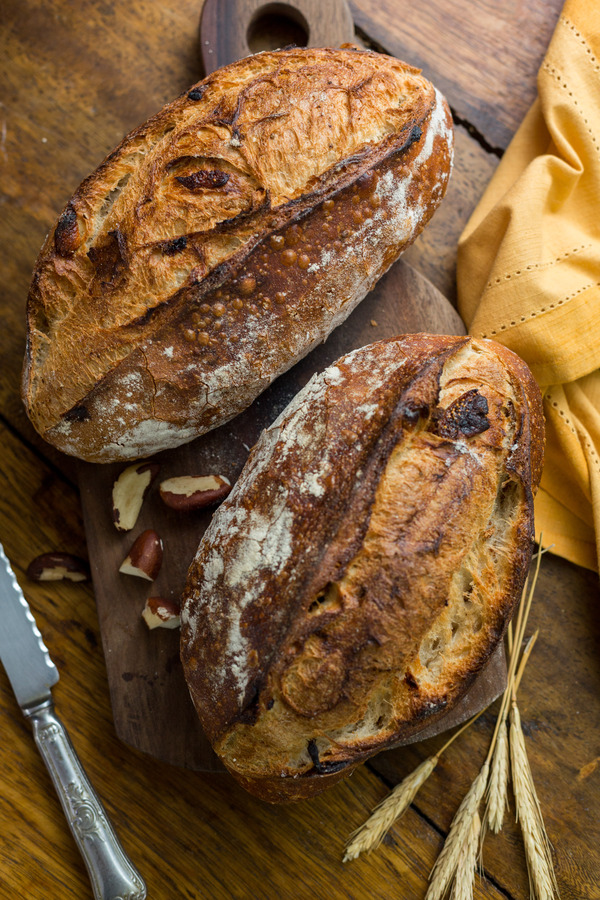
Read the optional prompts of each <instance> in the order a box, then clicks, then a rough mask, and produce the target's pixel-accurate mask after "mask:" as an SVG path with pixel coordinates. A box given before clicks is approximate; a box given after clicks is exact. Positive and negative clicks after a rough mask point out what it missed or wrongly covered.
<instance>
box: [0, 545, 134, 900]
mask: <svg viewBox="0 0 600 900" xmlns="http://www.w3.org/2000/svg"><path fill="white" fill-rule="evenodd" d="M0 610H1V611H2V627H1V628H0V660H1V661H2V665H3V666H4V668H5V670H6V674H7V675H8V679H9V681H10V683H11V686H12V688H13V691H14V693H15V696H16V698H17V702H18V704H19V706H20V707H21V710H22V712H23V714H24V715H25V717H26V718H27V719H28V720H29V721H30V722H31V725H32V728H33V736H34V739H35V742H36V745H37V747H38V750H39V751H40V754H41V756H42V759H43V760H44V763H45V764H46V768H47V769H48V772H49V773H50V777H51V779H52V782H53V784H54V787H55V789H56V792H57V794H58V797H59V800H60V802H61V805H62V808H63V811H64V813H65V816H66V818H67V821H68V823H69V827H70V829H71V832H72V834H73V837H74V838H75V843H76V844H77V846H78V848H79V851H80V853H81V855H82V857H83V860H84V862H85V864H86V867H87V870H88V875H89V877H90V881H91V884H92V889H93V892H94V897H95V898H96V900H120V898H125V897H126V898H127V900H144V898H145V897H146V885H145V884H144V881H143V879H142V877H141V876H140V874H139V872H138V871H137V870H136V869H135V868H134V866H133V865H132V863H131V862H130V860H129V859H128V857H127V856H126V854H125V851H124V850H123V848H122V846H121V844H120V842H119V839H118V838H117V835H116V833H115V831H114V829H113V827H112V825H111V823H110V821H109V818H108V815H107V813H106V810H105V809H104V807H103V806H102V803H101V802H100V799H99V797H98V795H97V794H96V792H95V790H94V788H93V787H92V785H91V783H90V781H89V779H88V777H87V775H86V773H85V771H84V769H83V766H82V765H81V762H80V760H79V758H78V756H77V754H76V753H75V750H74V749H73V745H72V744H71V741H70V739H69V736H68V734H67V732H66V730H65V727H64V725H63V723H62V722H61V720H60V719H59V717H58V716H57V715H56V713H55V711H54V704H53V701H52V691H51V689H52V686H53V685H55V684H56V682H57V681H58V679H59V674H58V669H57V668H56V666H55V665H54V663H53V662H52V659H51V658H50V654H49V652H48V649H47V647H46V645H45V644H44V640H43V638H42V635H41V633H40V630H39V628H38V627H37V625H36V623H35V619H34V617H33V614H32V612H31V610H30V608H29V604H28V602H27V600H26V599H25V596H24V594H23V592H22V590H21V588H20V586H19V583H18V581H17V579H16V577H15V574H14V572H13V570H12V568H11V565H10V563H9V561H8V559H7V557H6V554H5V552H4V548H3V547H2V544H0Z"/></svg>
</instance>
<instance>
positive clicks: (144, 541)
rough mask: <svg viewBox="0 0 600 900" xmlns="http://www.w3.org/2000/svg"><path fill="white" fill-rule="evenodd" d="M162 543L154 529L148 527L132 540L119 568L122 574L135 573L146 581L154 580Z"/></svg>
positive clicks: (158, 567)
mask: <svg viewBox="0 0 600 900" xmlns="http://www.w3.org/2000/svg"><path fill="white" fill-rule="evenodd" d="M162 557H163V543H162V541H161V539H160V538H159V536H158V535H157V533H156V531H152V529H151V528H148V529H147V531H142V533H141V534H140V536H139V537H138V538H136V540H135V541H134V542H133V546H132V548H131V550H130V551H129V554H128V555H127V556H126V557H125V559H124V560H123V563H122V565H121V567H120V569H119V572H122V573H123V575H137V577H138V578H145V579H147V581H154V579H155V578H156V576H157V575H158V573H159V572H160V567H161V564H162Z"/></svg>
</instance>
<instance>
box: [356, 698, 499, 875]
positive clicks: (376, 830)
mask: <svg viewBox="0 0 600 900" xmlns="http://www.w3.org/2000/svg"><path fill="white" fill-rule="evenodd" d="M484 712H485V710H483V709H482V710H481V712H479V713H477V715H476V716H473V718H471V719H469V721H468V722H465V724H464V725H463V726H462V727H461V728H459V729H458V731H455V732H454V734H453V735H452V737H451V738H450V739H449V740H447V741H446V743H445V744H444V746H443V747H441V748H440V749H439V750H438V752H437V753H436V754H435V756H429V757H428V758H427V759H426V760H425V761H424V762H422V763H421V764H420V765H419V766H417V768H416V769H414V771H412V772H411V773H410V775H407V776H406V778H404V779H403V780H402V781H401V782H400V784H397V785H396V787H395V788H394V789H393V790H392V791H391V793H389V794H388V796H387V797H385V799H384V800H382V801H381V803H379V804H378V805H377V806H375V807H374V808H373V811H372V812H371V815H370V816H369V818H368V819H367V821H366V822H364V823H363V824H362V825H361V826H360V828H357V829H356V831H354V832H353V833H352V834H351V835H350V837H349V838H348V841H347V843H346V848H345V850H344V856H343V859H342V862H350V861H351V860H353V859H356V858H357V857H358V856H360V854H361V853H370V852H371V850H375V849H376V848H377V847H378V846H379V844H380V843H381V842H382V840H383V839H384V837H385V836H386V834H387V833H388V831H389V830H390V828H391V827H392V825H393V824H394V822H396V821H397V819H399V818H400V816H402V815H403V814H404V813H405V812H406V810H407V809H408V807H409V806H410V804H411V803H412V802H413V800H414V799H415V797H416V795H417V793H418V791H419V788H420V787H421V785H423V784H424V783H425V782H426V781H427V779H428V778H429V776H430V775H431V773H432V772H433V770H434V769H435V767H436V766H437V764H438V761H439V758H440V756H441V755H442V753H444V751H446V750H447V749H448V747H449V746H450V744H452V743H453V742H454V741H455V740H456V738H457V737H458V736H459V735H460V734H462V733H463V731H465V730H466V729H467V728H468V727H469V726H470V725H472V724H473V722H475V721H476V720H477V719H478V718H479V716H481V715H483V713H484Z"/></svg>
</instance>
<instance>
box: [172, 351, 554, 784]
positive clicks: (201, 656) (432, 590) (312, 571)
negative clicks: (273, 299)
mask: <svg viewBox="0 0 600 900" xmlns="http://www.w3.org/2000/svg"><path fill="white" fill-rule="evenodd" d="M543 443H544V434H543V419H542V412H541V397H540V394H539V390H538V388H537V386H536V385H535V382H534V381H533V378H532V377H531V374H530V373H529V371H528V370H527V368H526V367H525V365H524V364H523V363H522V362H521V360H519V359H518V358H517V357H516V356H515V355H514V354H512V353H511V352H510V351H507V350H505V349H504V348H502V347H500V346H499V345H497V344H495V343H493V342H492V341H484V340H473V339H470V338H463V337H439V336H431V335H407V336H404V337H400V338H397V339H395V340H387V341H382V342H380V343H377V344H373V345H370V346H368V347H364V348H362V349H360V350H357V351H355V352H354V353H351V354H349V355H348V356H346V357H343V358H342V359H340V360H339V361H338V362H337V363H336V364H335V365H333V366H331V367H330V368H329V369H327V370H326V371H325V372H324V373H323V374H321V375H319V376H316V377H315V378H313V379H312V381H311V382H310V383H309V384H308V385H307V387H306V388H305V389H304V390H303V391H301V393H300V394H299V395H298V396H297V398H296V399H295V400H294V401H293V402H292V404H291V405H290V406H289V407H288V408H287V409H286V410H285V411H284V412H283V413H282V415H281V417H280V418H279V419H278V421H277V422H276V423H275V424H274V425H273V426H271V428H269V429H268V430H267V431H266V432H264V434H263V436H262V437H261V439H260V441H259V442H258V444H257V446H256V447H255V448H254V450H253V452H252V454H251V456H250V458H249V460H248V463H247V465H246V467H245V468H244V470H243V472H242V474H241V476H240V479H239V481H238V483H237V485H236V486H235V488H234V491H233V492H232V494H231V495H230V496H229V498H228V499H227V500H226V501H225V503H224V504H223V505H222V506H221V507H220V509H219V510H218V511H217V512H216V514H215V516H214V518H213V521H212V523H211V525H210V527H209V529H208V531H207V532H206V534H205V536H204V539H203V541H202V543H201V545H200V547H199V549H198V554H197V556H196V559H195V561H194V563H193V564H192V566H191V568H190V572H189V575H188V581H187V586H186V590H185V593H184V604H183V617H182V623H183V624H182V659H183V663H184V669H185V673H186V677H187V681H188V685H189V687H190V691H191V695H192V698H193V700H194V703H195V705H196V708H197V710H198V713H199V716H200V719H201V721H202V724H203V726H204V729H205V731H206V733H207V735H208V737H209V738H210V740H211V741H212V743H213V746H214V748H215V750H216V751H217V753H218V754H219V755H220V756H221V758H222V760H223V762H224V763H225V764H226V765H227V767H228V768H229V769H230V771H231V772H232V773H233V774H234V775H235V777H236V778H238V779H239V780H240V781H241V783H242V784H244V785H245V786H246V787H247V788H248V789H249V790H251V791H252V792H253V793H256V794H257V795H259V796H261V797H263V798H265V799H269V800H283V799H294V798H299V797H305V796H309V795H310V794H312V793H315V792H317V791H319V790H321V789H322V788H323V787H324V786H326V785H327V784H329V783H332V782H333V781H335V780H337V779H339V778H341V777H343V776H344V775H345V774H347V773H348V772H349V771H350V770H351V769H352V768H353V767H354V766H355V765H356V764H357V763H358V762H360V761H361V760H364V759H365V758H367V757H368V756H370V755H372V754H373V753H376V752H378V751H379V750H382V749H384V748H386V747H390V746H393V745H394V744H395V743H397V742H398V741H400V740H404V739H406V738H407V737H409V736H411V735H413V734H415V733H418V731H419V730H421V729H422V728H423V727H425V725H426V724H429V723H430V721H431V717H432V716H436V715H440V714H441V713H442V712H444V711H446V710H447V709H448V708H450V707H451V706H452V705H454V704H455V703H456V702H457V701H458V700H459V699H460V697H462V696H463V694H464V693H465V691H466V690H467V688H468V687H469V685H470V683H471V682H472V680H473V678H474V677H475V676H476V675H477V673H478V672H479V671H480V670H481V669H482V667H483V666H484V665H485V663H486V662H487V660H488V659H489V657H490V655H491V654H492V652H493V650H494V648H495V647H496V645H497V643H498V641H499V640H500V638H501V636H502V634H503V632H504V629H505V627H506V624H507V622H508V621H509V619H510V616H511V615H512V612H513V609H514V606H515V604H516V602H517V600H518V598H519V596H520V593H521V590H522V586H523V582H524V578H525V574H526V571H527V568H528V565H529V562H530V559H531V547H532V540H533V491H534V490H535V488H536V487H537V484H538V481H539V477H540V470H541V461H542V456H543Z"/></svg>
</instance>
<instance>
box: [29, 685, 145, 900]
mask: <svg viewBox="0 0 600 900" xmlns="http://www.w3.org/2000/svg"><path fill="white" fill-rule="evenodd" d="M24 713H25V716H26V717H27V718H28V719H30V721H31V724H32V726H33V736H34V738H35V742H36V744H37V746H38V750H39V751H40V753H41V755H42V759H43V760H44V762H45V764H46V768H47V769H48V772H49V773H50V777H51V778H52V781H53V783H54V787H55V788H56V792H57V794H58V796H59V799H60V802H61V804H62V808H63V810H64V813H65V815H66V817H67V821H68V823H69V827H70V829H71V831H72V833H73V837H74V838H75V841H76V843H77V846H78V847H79V851H80V853H81V855H82V857H83V859H84V862H85V864H86V866H87V870H88V874H89V876H90V881H91V883H92V888H93V891H94V897H95V898H96V900H144V898H145V897H146V885H145V884H144V881H143V880H142V878H141V876H140V874H139V872H137V871H136V869H135V868H134V867H133V865H132V864H131V862H130V861H129V859H128V858H127V856H126V855H125V852H124V850H123V848H122V847H121V844H120V842H119V839H118V837H117V835H116V834H115V832H114V830H113V827H112V825H111V824H110V821H109V819H108V816H107V814H106V811H105V810H104V807H103V806H102V803H101V802H100V799H99V797H98V795H97V794H96V792H95V791H94V788H93V787H92V785H91V784H90V781H89V779H88V777H87V775H86V774H85V772H84V770H83V766H82V765H81V763H80V761H79V758H78V757H77V754H76V753H75V750H74V749H73V745H72V744H71V741H70V740H69V736H68V734H67V732H66V729H65V727H64V725H63V724H62V722H61V720H60V719H59V718H58V716H57V715H56V713H55V712H54V706H53V704H52V700H46V701H44V703H40V704H39V705H38V706H35V707H31V708H29V709H27V710H24Z"/></svg>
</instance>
